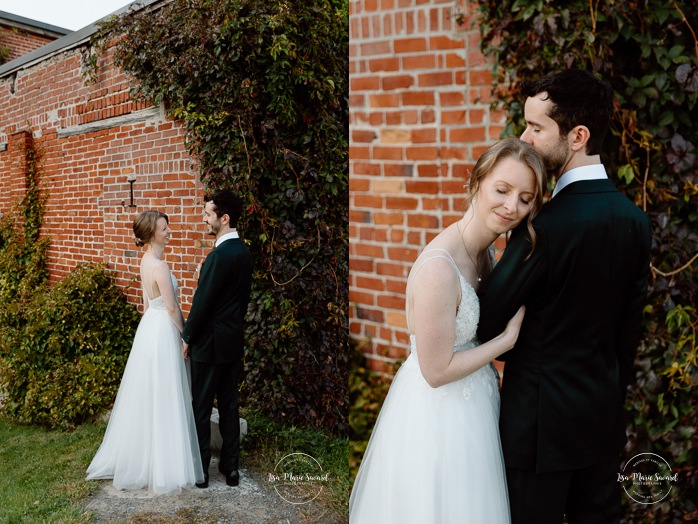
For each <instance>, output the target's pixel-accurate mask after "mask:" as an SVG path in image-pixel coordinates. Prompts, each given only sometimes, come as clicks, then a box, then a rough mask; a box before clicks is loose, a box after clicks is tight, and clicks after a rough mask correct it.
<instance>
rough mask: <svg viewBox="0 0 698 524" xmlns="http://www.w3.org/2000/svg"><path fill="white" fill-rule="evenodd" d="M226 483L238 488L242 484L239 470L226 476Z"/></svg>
mask: <svg viewBox="0 0 698 524" xmlns="http://www.w3.org/2000/svg"><path fill="white" fill-rule="evenodd" d="M225 483H226V484H227V485H228V486H238V485H239V484H240V474H239V473H238V470H237V469H234V470H233V471H231V472H230V474H229V475H226V476H225Z"/></svg>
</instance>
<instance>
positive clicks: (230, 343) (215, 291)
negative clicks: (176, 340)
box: [182, 238, 252, 364]
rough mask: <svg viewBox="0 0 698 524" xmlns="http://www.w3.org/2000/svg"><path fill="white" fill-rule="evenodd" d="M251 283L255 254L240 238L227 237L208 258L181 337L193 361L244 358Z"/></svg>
mask: <svg viewBox="0 0 698 524" xmlns="http://www.w3.org/2000/svg"><path fill="white" fill-rule="evenodd" d="M251 283H252V255H251V254H250V251H249V249H247V246H245V244H244V243H243V242H242V241H241V240H240V239H239V238H234V239H230V240H226V241H225V242H223V243H222V244H221V245H220V246H218V247H217V248H216V249H214V250H213V251H211V253H209V255H208V256H207V257H206V260H205V261H204V264H203V266H202V267H201V272H200V274H199V284H198V287H197V289H196V292H195V293H194V300H193V302H192V306H191V311H190V312H189V317H188V318H187V321H186V323H185V324H184V331H182V339H183V340H184V341H185V342H187V343H188V344H189V345H190V355H191V359H192V360H193V361H194V362H207V363H212V364H223V363H230V362H234V361H235V360H238V359H241V358H242V356H243V352H244V345H245V342H244V323H245V315H246V313H247V304H248V303H249V300H250V287H251Z"/></svg>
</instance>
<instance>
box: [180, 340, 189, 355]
mask: <svg viewBox="0 0 698 524" xmlns="http://www.w3.org/2000/svg"><path fill="white" fill-rule="evenodd" d="M182 356H183V357H184V360H186V359H188V358H189V344H187V343H186V342H184V340H182Z"/></svg>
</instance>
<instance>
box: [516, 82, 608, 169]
mask: <svg viewBox="0 0 698 524" xmlns="http://www.w3.org/2000/svg"><path fill="white" fill-rule="evenodd" d="M521 93H522V94H523V95H524V96H525V97H533V96H536V95H538V94H540V93H547V97H546V98H547V100H550V101H551V102H552V105H551V106H550V109H549V110H548V116H549V117H550V118H552V119H553V120H554V121H555V122H556V123H557V125H558V127H559V128H560V136H565V135H567V133H569V132H570V131H572V129H574V128H575V127H576V126H578V125H583V126H586V127H587V129H589V134H590V136H589V141H588V142H587V145H586V153H587V154H588V155H598V154H600V153H601V149H602V146H603V141H604V138H605V137H606V133H607V132H608V128H609V127H610V125H611V118H612V116H613V89H611V86H610V85H609V84H608V82H605V81H603V80H601V79H600V78H599V77H598V76H596V75H595V74H594V73H591V72H589V71H584V70H582V69H566V70H564V71H558V72H557V73H551V74H549V75H546V76H543V77H540V78H537V79H536V80H533V81H530V82H524V83H523V84H522V85H521Z"/></svg>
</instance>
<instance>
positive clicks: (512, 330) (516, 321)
mask: <svg viewBox="0 0 698 524" xmlns="http://www.w3.org/2000/svg"><path fill="white" fill-rule="evenodd" d="M525 314H526V306H521V307H520V308H519V310H518V311H517V312H516V314H515V315H514V316H513V317H511V320H509V322H507V326H506V327H505V328H504V331H503V332H502V336H503V337H505V338H506V340H507V341H509V342H510V345H509V347H508V348H507V351H509V350H510V349H511V348H513V347H514V344H516V339H518V338H519V331H521V324H522V323H523V319H524V315H525Z"/></svg>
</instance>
